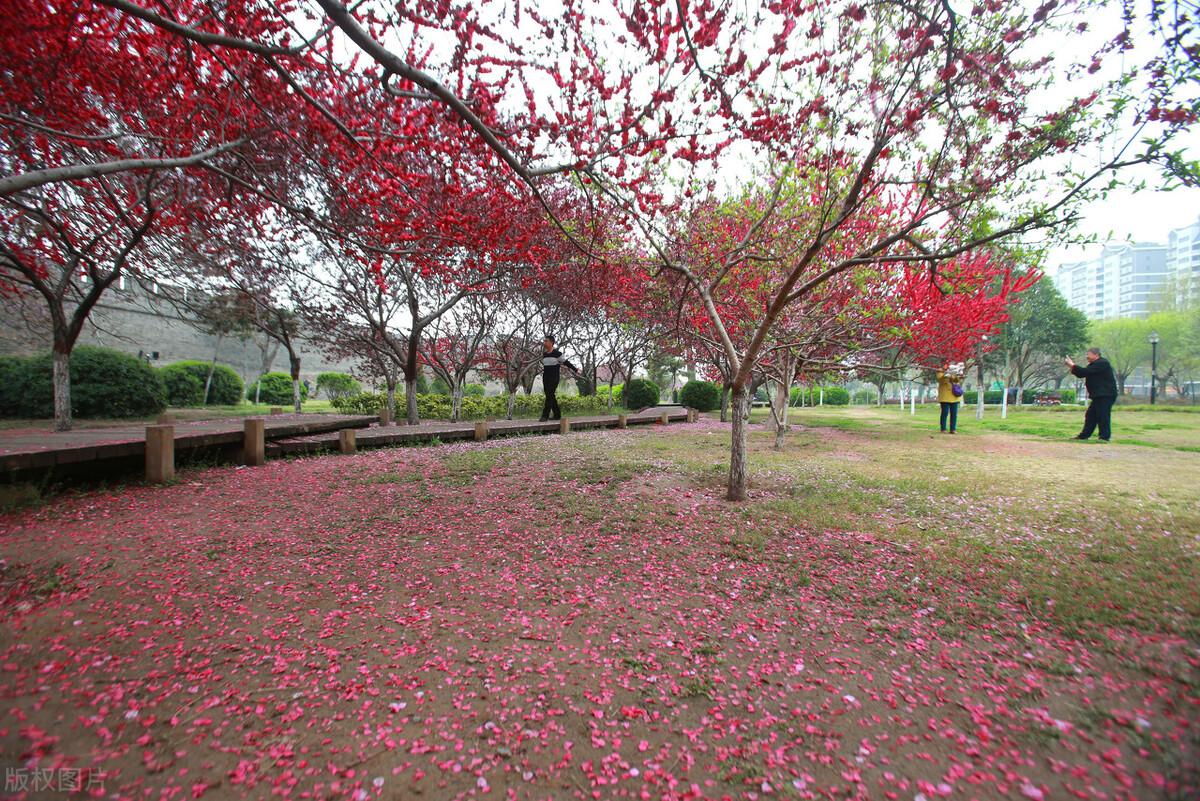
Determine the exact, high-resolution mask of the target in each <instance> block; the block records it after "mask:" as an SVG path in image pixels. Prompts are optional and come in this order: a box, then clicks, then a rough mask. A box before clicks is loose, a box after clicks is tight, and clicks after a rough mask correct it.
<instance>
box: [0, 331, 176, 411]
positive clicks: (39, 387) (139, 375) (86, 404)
mask: <svg viewBox="0 0 1200 801" xmlns="http://www.w3.org/2000/svg"><path fill="white" fill-rule="evenodd" d="M11 369H12V368H10V370H11ZM14 377H15V378H16V381H15V384H16V387H15V389H16V390H17V392H19V395H18V396H17V397H16V408H15V410H14V411H15V413H16V415H17V416H20V417H53V416H54V359H53V357H52V355H51V354H49V353H43V354H40V355H38V356H34V357H32V358H30V359H25V360H24V365H23V366H22V368H21V369H20V372H19V374H17V375H15V376H14ZM165 408H167V390H166V387H165V386H164V385H163V382H162V379H161V378H159V376H158V373H157V372H155V370H154V368H153V367H151V366H150V365H148V364H146V363H145V362H144V361H142V360H141V359H138V358H136V357H133V356H130V355H129V354H128V353H122V352H120V351H118V350H113V349H111V348H96V347H90V346H87V345H81V346H79V347H77V348H75V350H74V351H73V352H72V353H71V414H72V415H73V416H75V417H146V416H148V415H152V414H157V413H158V412H161V411H162V410H163V409H165Z"/></svg>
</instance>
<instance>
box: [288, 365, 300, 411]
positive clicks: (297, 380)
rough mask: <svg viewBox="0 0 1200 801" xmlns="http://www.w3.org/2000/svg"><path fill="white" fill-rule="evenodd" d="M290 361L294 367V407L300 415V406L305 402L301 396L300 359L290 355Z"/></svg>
mask: <svg viewBox="0 0 1200 801" xmlns="http://www.w3.org/2000/svg"><path fill="white" fill-rule="evenodd" d="M288 361H289V362H291V366H292V407H293V408H294V409H295V411H296V414H300V404H301V402H302V401H303V398H302V397H301V396H300V357H299V356H292V355H290V354H289V356H288Z"/></svg>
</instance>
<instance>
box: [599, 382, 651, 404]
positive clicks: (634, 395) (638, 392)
mask: <svg viewBox="0 0 1200 801" xmlns="http://www.w3.org/2000/svg"><path fill="white" fill-rule="evenodd" d="M624 395H625V406H626V407H627V408H629V409H644V408H646V407H647V406H657V405H658V384H655V383H654V382H653V381H650V380H649V379H646V378H635V379H633V380H632V381H629V382H627V383H626V384H625V391H624ZM593 397H596V396H593Z"/></svg>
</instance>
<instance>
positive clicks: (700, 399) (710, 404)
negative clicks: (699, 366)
mask: <svg viewBox="0 0 1200 801" xmlns="http://www.w3.org/2000/svg"><path fill="white" fill-rule="evenodd" d="M679 399H680V401H681V402H682V403H683V405H684V406H690V407H691V408H693V409H697V410H699V411H701V412H711V411H712V410H713V409H716V408H717V407H718V406H720V405H721V388H720V387H718V386H717V385H716V384H714V383H713V382H711V381H689V382H687V383H686V384H684V385H683V390H682V391H681V392H680V393H679Z"/></svg>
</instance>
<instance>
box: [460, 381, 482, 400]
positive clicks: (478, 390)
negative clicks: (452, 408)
mask: <svg viewBox="0 0 1200 801" xmlns="http://www.w3.org/2000/svg"><path fill="white" fill-rule="evenodd" d="M486 394H487V390H485V389H484V387H483V384H467V385H465V386H464V387H463V395H464V396H465V397H468V398H482V397H483V396H484V395H486Z"/></svg>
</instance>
